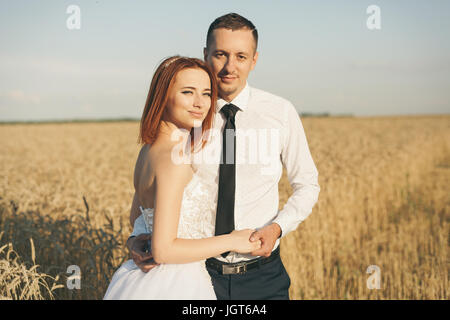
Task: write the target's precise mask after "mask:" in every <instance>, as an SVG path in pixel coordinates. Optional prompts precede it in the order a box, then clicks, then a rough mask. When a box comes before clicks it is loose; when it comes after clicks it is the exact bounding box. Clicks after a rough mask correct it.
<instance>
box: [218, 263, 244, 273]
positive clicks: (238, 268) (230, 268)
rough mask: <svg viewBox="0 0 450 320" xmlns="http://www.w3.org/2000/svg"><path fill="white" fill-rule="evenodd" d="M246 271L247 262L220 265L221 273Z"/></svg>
mask: <svg viewBox="0 0 450 320" xmlns="http://www.w3.org/2000/svg"><path fill="white" fill-rule="evenodd" d="M246 272H247V264H246V263H245V262H244V263H241V264H238V265H235V266H227V265H226V264H224V265H223V266H222V274H243V273H246Z"/></svg>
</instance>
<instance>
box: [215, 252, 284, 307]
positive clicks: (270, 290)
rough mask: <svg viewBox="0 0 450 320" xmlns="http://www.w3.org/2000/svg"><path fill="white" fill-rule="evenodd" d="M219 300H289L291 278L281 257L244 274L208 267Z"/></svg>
mask: <svg viewBox="0 0 450 320" xmlns="http://www.w3.org/2000/svg"><path fill="white" fill-rule="evenodd" d="M207 269H208V272H209V274H210V276H211V278H212V283H213V286H214V291H215V293H216V296H217V299H219V300H289V286H290V285H291V279H290V278H289V275H288V274H287V272H286V269H285V268H284V265H283V262H282V261H281V258H280V257H279V256H278V257H277V258H276V259H275V260H273V261H271V262H269V263H266V264H264V265H262V266H260V268H258V269H255V270H250V271H247V272H246V273H244V274H226V275H222V274H219V272H217V271H216V270H214V269H211V268H208V267H207Z"/></svg>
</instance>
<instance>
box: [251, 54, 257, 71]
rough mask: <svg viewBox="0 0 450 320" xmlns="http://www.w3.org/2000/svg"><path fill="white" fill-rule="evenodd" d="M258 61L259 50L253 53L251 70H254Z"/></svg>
mask: <svg viewBox="0 0 450 320" xmlns="http://www.w3.org/2000/svg"><path fill="white" fill-rule="evenodd" d="M256 61H258V51H256V52H255V54H254V55H253V61H252V68H251V69H250V70H253V69H254V68H255V65H256Z"/></svg>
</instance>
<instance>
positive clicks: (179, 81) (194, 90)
mask: <svg viewBox="0 0 450 320" xmlns="http://www.w3.org/2000/svg"><path fill="white" fill-rule="evenodd" d="M210 108H211V80H210V79H209V76H208V74H207V73H206V71H204V70H202V69H199V68H195V69H194V68H190V69H183V70H181V71H179V72H178V74H177V75H176V77H175V82H174V84H173V87H172V89H171V91H170V93H169V98H168V101H167V107H166V109H165V111H164V112H165V118H166V119H167V120H169V121H171V122H173V123H174V124H175V125H176V126H177V127H178V128H184V129H186V130H189V131H190V130H191V129H192V128H193V127H200V126H201V124H202V122H203V120H204V119H205V118H206V115H207V114H208V111H209V109H210Z"/></svg>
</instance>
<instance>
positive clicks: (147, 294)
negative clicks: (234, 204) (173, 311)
mask: <svg viewBox="0 0 450 320" xmlns="http://www.w3.org/2000/svg"><path fill="white" fill-rule="evenodd" d="M211 180H212V179H205V178H202V177H201V176H199V174H198V170H197V171H196V172H195V173H194V174H193V177H192V179H191V181H190V182H189V183H188V184H187V185H186V187H185V189H184V193H183V199H182V203H181V210H180V220H179V224H178V238H184V239H200V238H207V237H212V236H214V226H215V210H216V207H215V204H216V203H217V202H216V200H215V199H214V194H215V191H216V190H217V186H215V185H214V181H211ZM207 181H210V182H207ZM141 212H142V215H140V216H139V218H138V219H136V222H135V225H134V226H135V230H134V232H133V233H134V234H136V229H137V228H141V230H139V231H138V232H137V234H140V233H149V232H151V231H152V225H153V212H154V209H142V208H141ZM143 221H144V222H145V224H144V223H142V222H143ZM140 226H141V227H140ZM143 226H145V229H144V228H143ZM103 299H105V300H126V299H133V300H147V299H150V300H215V299H216V295H215V293H214V289H213V286H212V282H211V277H210V275H209V273H208V271H207V270H206V266H205V260H201V261H197V262H193V263H184V264H161V265H158V266H156V267H154V268H153V269H151V270H150V271H149V272H147V273H144V272H142V271H141V270H140V269H139V268H138V267H137V266H136V264H135V263H134V261H133V260H131V259H130V260H128V261H126V262H124V263H123V264H122V266H121V267H120V268H119V269H118V270H117V271H116V272H115V273H114V275H113V278H112V280H111V283H110V284H109V286H108V289H107V291H106V294H105V297H104V298H103Z"/></svg>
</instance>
